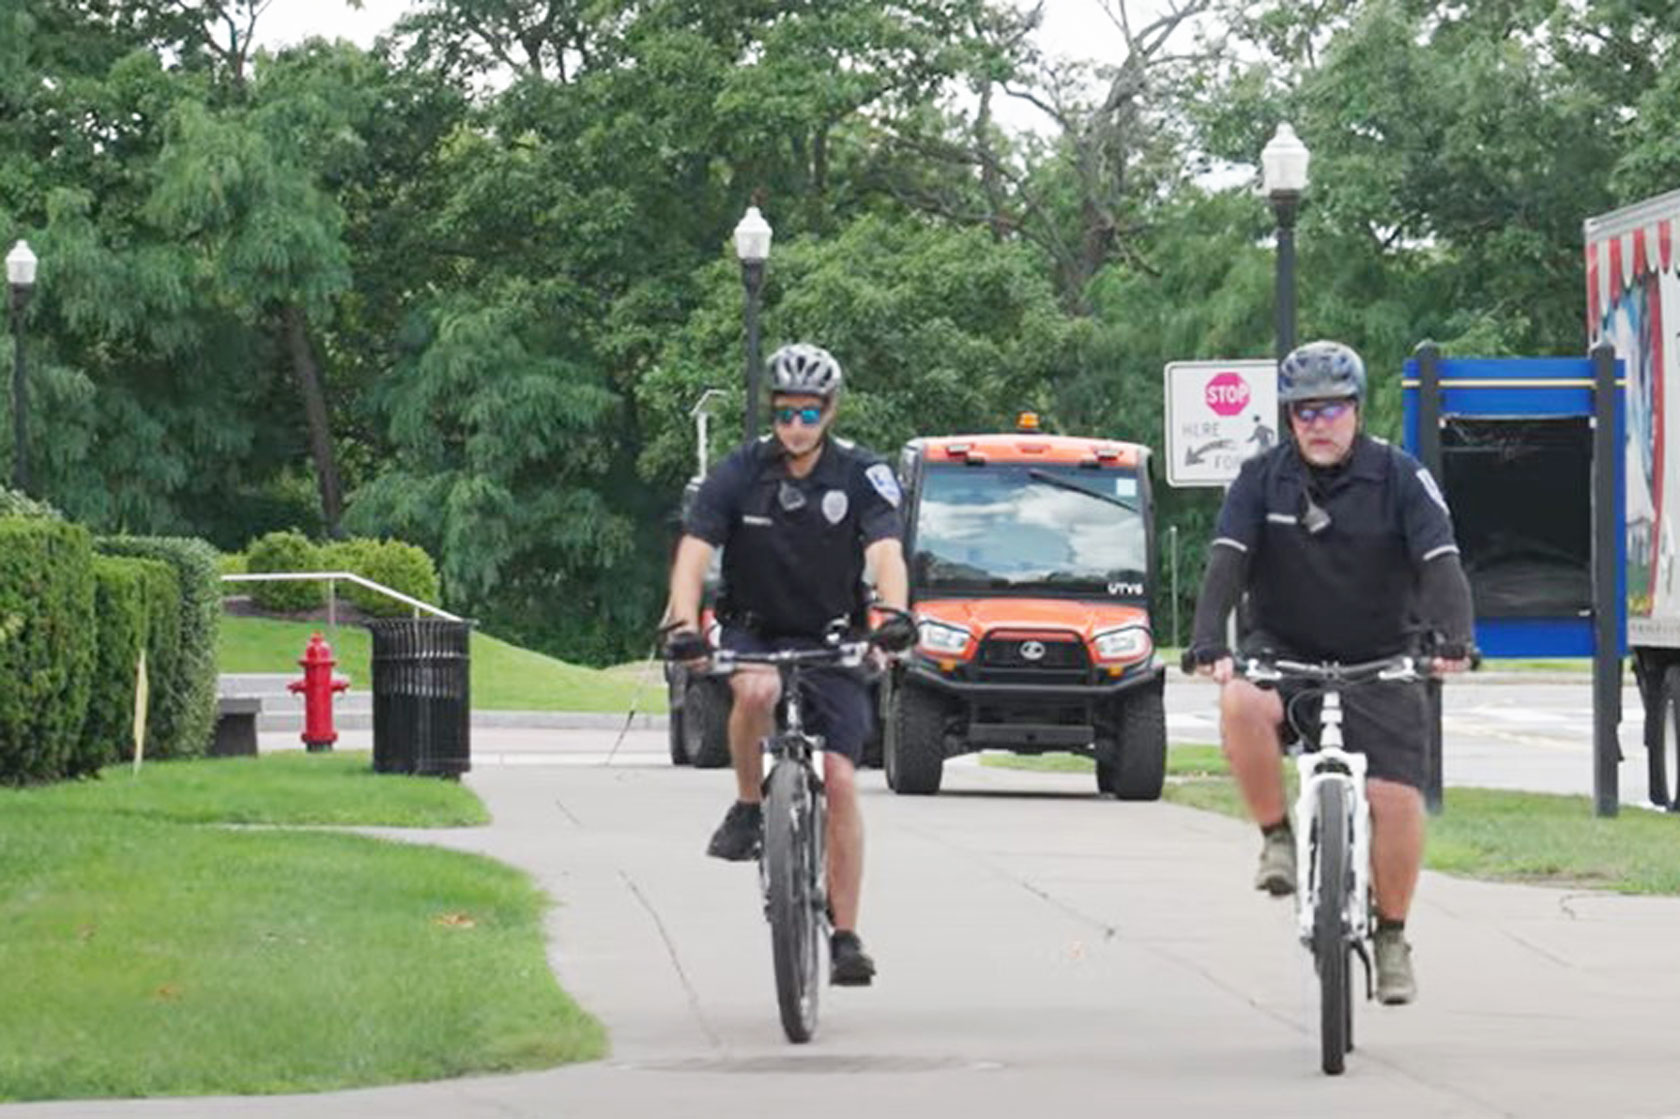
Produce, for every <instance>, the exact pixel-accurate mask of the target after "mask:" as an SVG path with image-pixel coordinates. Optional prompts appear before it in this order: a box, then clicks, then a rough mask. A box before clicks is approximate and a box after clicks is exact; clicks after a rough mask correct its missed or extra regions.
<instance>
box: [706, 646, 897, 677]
mask: <svg viewBox="0 0 1680 1119" xmlns="http://www.w3.org/2000/svg"><path fill="white" fill-rule="evenodd" d="M873 647H874V646H873V643H871V642H869V641H867V640H866V641H844V642H841V643H840V644H838V645H829V646H827V647H825V648H821V649H782V650H780V651H778V652H768V653H742V652H736V651H735V650H734V649H715V650H713V651H712V655H711V662H712V663H711V665H710V666H709V667H708V668H707V669H706V672H707V674H708V675H711V676H727V675H729V674H730V673H731V672H733V671H735V667H736V666H737V665H742V664H768V665H774V666H775V667H777V668H781V667H784V666H786V667H792V666H794V665H799V666H802V667H804V666H809V665H832V666H834V667H837V668H856V667H858V666H859V665H861V664H862V663H863V658H864V657H865V656H867V655H868V653H869V650H870V649H871V648H873Z"/></svg>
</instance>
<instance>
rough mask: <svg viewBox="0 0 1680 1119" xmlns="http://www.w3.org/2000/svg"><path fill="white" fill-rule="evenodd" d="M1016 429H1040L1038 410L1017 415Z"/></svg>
mask: <svg viewBox="0 0 1680 1119" xmlns="http://www.w3.org/2000/svg"><path fill="white" fill-rule="evenodd" d="M1015 430H1016V431H1037V430H1038V413H1037V412H1022V413H1021V414H1020V415H1019V416H1017V417H1015Z"/></svg>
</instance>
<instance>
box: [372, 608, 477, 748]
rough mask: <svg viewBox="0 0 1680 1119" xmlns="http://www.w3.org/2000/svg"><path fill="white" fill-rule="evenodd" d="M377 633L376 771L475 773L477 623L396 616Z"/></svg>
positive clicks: (376, 629) (378, 625)
mask: <svg viewBox="0 0 1680 1119" xmlns="http://www.w3.org/2000/svg"><path fill="white" fill-rule="evenodd" d="M368 629H369V630H370V631H372V633H373V768H374V771H375V772H378V773H414V774H419V775H420V776H423V777H459V776H460V775H461V774H463V773H465V772H466V771H467V770H469V769H471V768H472V694H471V691H470V689H469V683H470V677H471V669H472V656H471V650H470V645H469V641H470V639H471V636H472V623H471V622H452V621H446V620H444V619H442V618H398V619H393V620H390V621H375V622H369V623H368Z"/></svg>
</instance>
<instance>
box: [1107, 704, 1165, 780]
mask: <svg viewBox="0 0 1680 1119" xmlns="http://www.w3.org/2000/svg"><path fill="white" fill-rule="evenodd" d="M1118 702H1119V706H1120V710H1119V713H1118V718H1117V719H1116V720H1115V722H1116V725H1117V727H1118V730H1119V734H1118V738H1119V744H1118V745H1119V758H1118V759H1117V760H1116V761H1113V762H1106V761H1104V760H1103V759H1102V758H1101V757H1099V758H1098V759H1097V788H1098V789H1100V790H1101V791H1103V792H1105V793H1113V794H1114V795H1115V796H1116V797H1117V798H1119V799H1120V800H1160V799H1161V789H1162V788H1163V787H1164V786H1165V785H1166V781H1167V712H1166V704H1165V702H1164V701H1163V699H1162V695H1161V688H1160V687H1144V688H1140V689H1138V690H1137V691H1134V692H1131V693H1129V694H1127V695H1125V696H1122V697H1121V698H1120V699H1119V701H1118Z"/></svg>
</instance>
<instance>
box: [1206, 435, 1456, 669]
mask: <svg viewBox="0 0 1680 1119" xmlns="http://www.w3.org/2000/svg"><path fill="white" fill-rule="evenodd" d="M1309 486H1310V487H1311V489H1312V493H1313V499H1314V501H1315V502H1316V503H1317V504H1318V506H1319V507H1320V508H1322V509H1323V510H1324V511H1325V512H1326V513H1328V514H1329V516H1330V523H1329V525H1328V526H1327V527H1326V528H1324V529H1323V530H1322V531H1320V532H1318V533H1310V532H1308V531H1307V527H1306V525H1305V523H1304V521H1305V516H1304V515H1305V512H1306V496H1307V492H1308V488H1309ZM1214 536H1215V539H1214V546H1216V547H1234V548H1237V549H1240V550H1241V551H1243V552H1245V553H1247V556H1248V584H1247V586H1248V593H1249V608H1250V620H1251V622H1252V624H1253V627H1254V629H1255V630H1257V631H1259V633H1260V634H1262V635H1264V637H1266V638H1270V639H1273V640H1275V642H1276V643H1277V645H1278V646H1279V647H1281V649H1282V650H1284V651H1286V652H1289V653H1294V654H1297V655H1299V656H1305V657H1315V658H1322V659H1337V660H1342V661H1359V660H1372V659H1376V658H1378V657H1385V656H1389V655H1392V654H1394V653H1399V652H1403V651H1405V649H1406V648H1407V647H1408V645H1409V643H1410V640H1411V638H1412V634H1411V632H1410V626H1411V619H1412V617H1413V615H1414V613H1415V605H1416V601H1415V600H1416V597H1417V575H1418V572H1419V570H1420V569H1421V568H1422V566H1423V564H1425V563H1426V562H1428V561H1429V560H1431V559H1434V558H1435V557H1436V556H1440V555H1444V554H1447V553H1453V552H1457V551H1458V546H1457V545H1456V543H1455V542H1454V540H1453V529H1452V518H1451V516H1450V514H1449V513H1448V511H1447V503H1446V499H1445V498H1444V497H1443V496H1442V495H1441V490H1440V487H1438V486H1437V485H1436V484H1435V480H1434V479H1433V478H1431V477H1430V475H1429V472H1428V471H1427V470H1425V469H1424V468H1423V466H1422V464H1420V463H1419V462H1418V461H1417V459H1415V458H1413V457H1412V456H1411V455H1408V454H1407V453H1406V452H1404V451H1402V450H1400V449H1399V448H1398V447H1392V446H1390V445H1388V444H1387V443H1384V442H1381V441H1379V440H1376V439H1371V438H1369V437H1367V436H1364V435H1360V436H1358V437H1356V439H1355V442H1354V446H1353V452H1352V454H1351V456H1350V457H1349V459H1348V460H1347V461H1346V462H1345V463H1344V464H1343V465H1342V466H1340V467H1337V468H1332V469H1330V470H1323V469H1315V468H1313V467H1309V466H1308V465H1307V464H1306V463H1305V462H1303V461H1302V460H1301V457H1300V455H1299V453H1298V452H1297V451H1296V449H1295V446H1294V444H1292V443H1285V444H1282V445H1280V446H1277V447H1274V448H1272V449H1271V450H1269V451H1267V452H1265V453H1264V454H1259V455H1255V456H1254V457H1252V458H1250V459H1249V460H1247V461H1246V462H1244V463H1243V466H1242V470H1241V472H1240V473H1239V474H1238V475H1237V480H1236V481H1235V482H1234V483H1232V485H1231V489H1230V492H1229V493H1228V494H1226V497H1225V505H1224V508H1222V509H1221V510H1220V514H1219V527H1218V530H1217V531H1216V532H1215V534H1214Z"/></svg>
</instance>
